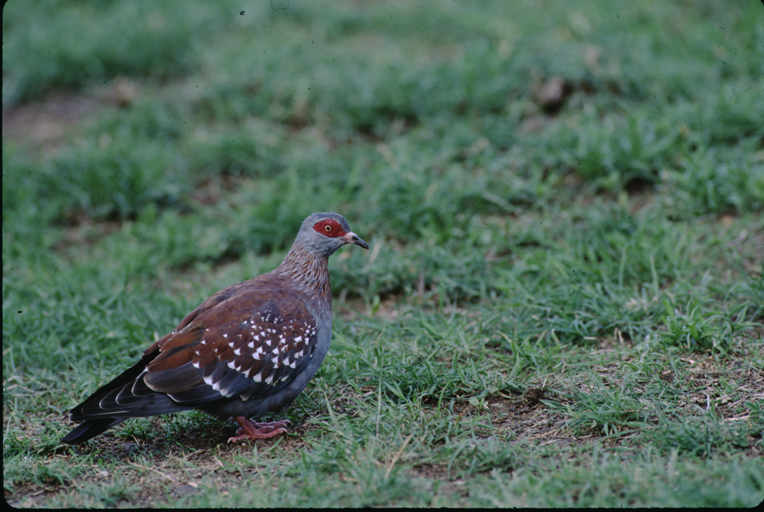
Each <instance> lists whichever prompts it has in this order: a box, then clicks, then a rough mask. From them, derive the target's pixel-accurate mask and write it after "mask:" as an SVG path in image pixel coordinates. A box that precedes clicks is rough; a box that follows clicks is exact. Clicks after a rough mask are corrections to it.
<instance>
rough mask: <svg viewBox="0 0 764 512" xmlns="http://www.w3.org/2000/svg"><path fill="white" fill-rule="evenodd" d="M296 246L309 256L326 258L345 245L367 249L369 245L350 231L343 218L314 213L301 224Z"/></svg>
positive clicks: (337, 215)
mask: <svg viewBox="0 0 764 512" xmlns="http://www.w3.org/2000/svg"><path fill="white" fill-rule="evenodd" d="M297 244H299V245H300V246H301V247H302V248H303V249H304V250H305V251H307V252H309V253H311V254H314V255H316V256H323V257H327V258H328V257H329V256H331V255H332V254H333V253H334V251H336V250H337V249H339V248H340V247H342V246H343V245H345V244H355V245H357V246H359V247H363V248H364V249H368V248H369V244H367V243H366V242H364V241H363V240H361V239H360V238H359V237H358V235H356V234H355V233H353V232H352V231H350V226H348V222H347V221H346V220H345V217H343V216H342V215H340V214H338V213H314V214H312V215H310V216H308V218H307V219H305V220H304V221H303V222H302V226H301V227H300V232H299V233H298V234H297V238H296V239H295V245H297Z"/></svg>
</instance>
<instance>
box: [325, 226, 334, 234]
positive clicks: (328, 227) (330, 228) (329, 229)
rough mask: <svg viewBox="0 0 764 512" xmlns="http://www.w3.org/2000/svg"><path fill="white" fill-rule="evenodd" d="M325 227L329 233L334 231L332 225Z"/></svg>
mask: <svg viewBox="0 0 764 512" xmlns="http://www.w3.org/2000/svg"><path fill="white" fill-rule="evenodd" d="M324 229H325V230H326V232H327V233H331V232H332V227H331V226H330V225H329V224H327V225H326V226H324Z"/></svg>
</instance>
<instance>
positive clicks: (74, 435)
mask: <svg viewBox="0 0 764 512" xmlns="http://www.w3.org/2000/svg"><path fill="white" fill-rule="evenodd" d="M124 419H125V418H98V419H95V420H86V421H83V422H82V423H80V424H79V425H78V426H77V428H75V429H74V430H72V431H71V432H69V433H68V434H67V435H66V437H64V438H63V439H62V440H61V442H62V443H66V444H80V443H84V442H85V441H87V440H88V439H91V438H93V437H95V436H97V435H98V434H100V433H102V432H105V431H106V430H107V429H109V428H110V427H113V426H114V425H116V424H117V423H120V422H121V421H123V420H124Z"/></svg>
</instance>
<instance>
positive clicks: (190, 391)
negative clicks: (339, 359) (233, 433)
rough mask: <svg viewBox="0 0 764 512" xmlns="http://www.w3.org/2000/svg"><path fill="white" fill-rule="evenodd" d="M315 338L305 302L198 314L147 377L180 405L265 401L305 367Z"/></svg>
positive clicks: (241, 306)
mask: <svg viewBox="0 0 764 512" xmlns="http://www.w3.org/2000/svg"><path fill="white" fill-rule="evenodd" d="M315 338H316V321H315V318H313V315H311V314H310V312H309V311H308V309H307V307H306V306H305V304H304V303H303V302H302V301H301V300H294V299H292V300H281V301H271V302H269V303H267V304H266V305H264V306H262V307H260V308H257V309H254V310H253V309H250V308H248V307H246V304H242V303H241V302H237V304H236V306H235V307H233V308H229V309H223V310H220V308H213V309H212V310H210V311H209V313H206V312H205V313H202V314H200V315H199V316H198V317H196V318H195V319H194V320H193V321H191V322H190V323H189V324H188V326H187V327H186V328H185V329H184V330H183V331H182V332H179V333H177V334H175V335H173V336H172V337H170V338H168V339H167V340H166V341H165V343H164V344H163V346H162V347H161V349H160V350H161V353H160V354H159V356H157V357H156V359H154V360H153V361H152V362H151V363H149V364H148V365H147V367H146V370H147V372H146V373H145V375H143V379H144V381H145V382H146V384H147V385H148V386H149V387H150V388H151V389H152V390H154V391H157V392H160V393H166V394H168V395H169V396H170V398H172V399H173V400H174V401H175V402H177V403H194V404H198V403H200V402H207V401H212V400H215V399H220V398H229V397H232V396H241V398H242V399H243V400H248V399H250V398H261V397H264V396H267V395H270V394H271V393H273V392H275V391H277V390H278V389H280V388H281V387H282V386H283V385H284V384H286V383H287V382H289V381H290V380H291V378H292V377H293V376H294V375H296V374H297V373H299V372H300V371H301V370H302V369H303V368H304V366H305V365H306V364H307V362H308V361H309V359H310V357H311V355H312V353H313V350H314V346H315V343H314V342H315Z"/></svg>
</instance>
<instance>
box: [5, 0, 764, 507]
mask: <svg viewBox="0 0 764 512" xmlns="http://www.w3.org/2000/svg"><path fill="white" fill-rule="evenodd" d="M242 12H243V13H242ZM3 14H4V16H3V108H4V112H3V246H2V251H3V419H4V424H3V480H4V496H5V498H6V500H8V501H9V502H10V503H11V504H13V505H15V506H20V507H84V506H93V507H143V506H170V507H204V506H209V507H213V506H214V507H231V506H262V507H271V506H390V505H393V506H465V507H481V506H485V507H491V506H581V507H588V506H609V507H615V506H719V507H724V506H753V505H755V504H757V503H760V502H761V501H762V499H764V470H762V468H761V466H762V464H761V461H762V456H763V455H764V439H763V438H762V431H764V412H763V411H764V393H763V392H762V389H764V387H763V386H764V381H762V375H763V374H764V339H763V337H764V277H762V265H764V257H762V254H764V249H763V248H764V235H763V233H764V215H762V212H764V142H763V141H764V128H762V124H761V122H760V119H761V117H762V116H761V112H762V109H761V107H760V105H762V104H764V89H763V88H762V86H761V76H762V74H764V61H762V60H761V58H760V55H761V49H762V47H763V46H764V29H763V28H762V27H764V10H762V9H761V8H760V6H759V5H758V4H757V3H756V2H748V3H742V2H741V3H734V4H729V5H727V4H724V7H723V8H722V7H721V6H720V5H717V4H716V3H713V2H700V3H698V2H675V3H671V4H656V3H647V2H641V3H635V4H633V5H632V4H630V5H620V4H615V3H614V4H612V5H611V4H609V3H580V4H579V3H576V4H575V5H570V4H565V3H553V4H550V5H549V7H548V8H547V9H544V10H543V11H542V10H539V9H538V8H537V6H536V5H535V4H533V3H515V2H511V3H507V2H492V3H488V2H486V3H480V4H479V5H474V4H470V3H463V2H427V1H425V2H400V3H393V4H390V5H388V4H384V5H383V4H376V3H358V2H343V3H332V4H328V5H325V4H322V5H320V6H319V5H317V4H314V3H310V2H296V1H292V2H276V1H274V2H270V3H269V2H262V3H256V4H254V3H253V4H245V5H239V4H231V3H216V4H214V5H212V4H209V3H207V2H194V3H187V4H184V8H183V9H178V6H176V5H173V4H172V3H162V4H156V5H155V4H153V3H149V2H144V1H139V2H112V3H109V4H100V3H99V4H96V3H92V2H49V3H47V4H41V5H39V6H37V7H31V8H30V7H27V6H25V7H22V3H21V2H11V3H9V5H8V6H7V7H6V8H5V10H4V13H3ZM558 79H559V80H561V83H562V84H563V85H562V89H561V91H562V92H561V95H560V96H558V97H557V99H554V100H551V101H550V100H544V99H543V98H542V97H543V94H542V92H541V91H542V89H543V88H544V86H545V85H547V84H549V83H550V81H553V80H558ZM82 104H87V105H91V106H90V107H89V108H86V109H84V110H83V109H81V108H80V107H79V105H82ZM327 210H329V211H337V212H340V213H342V214H343V215H345V216H346V218H347V219H348V220H349V222H350V224H351V226H352V227H353V230H354V231H355V232H356V233H358V234H359V235H360V236H362V237H363V238H364V239H366V240H367V241H369V242H370V245H371V250H370V251H369V252H368V253H367V252H362V251H357V250H356V251H354V250H352V249H345V250H342V251H340V252H339V253H338V254H337V255H335V256H334V257H333V259H332V260H331V262H330V269H331V272H332V284H333V292H334V310H335V321H334V337H333V341H332V348H331V350H330V354H329V356H328V357H327V359H326V361H325V362H324V364H323V365H322V367H321V368H320V370H319V372H318V374H317V375H316V377H315V378H314V379H313V381H312V382H311V383H310V385H309V386H308V388H307V389H306V390H305V392H304V393H303V394H302V395H300V397H299V398H298V399H297V401H296V402H295V404H294V405H293V406H292V407H291V408H290V409H288V410H286V411H284V412H283V413H280V415H279V416H278V417H286V418H289V419H290V420H291V421H292V422H293V425H292V427H291V428H290V432H289V434H286V435H284V436H280V437H278V438H276V439H273V440H268V441H258V442H257V443H251V444H247V445H237V446H231V445H228V444H227V443H226V442H225V441H226V439H227V438H228V437H229V436H230V435H231V434H232V432H233V430H234V425H233V424H232V422H231V421H223V420H217V419H214V418H211V417H209V416H206V415H205V414H203V413H199V412H187V413H182V414H175V415H170V416H164V417H158V418H148V419H137V420H130V421H127V422H125V423H124V424H122V425H120V426H119V427H116V428H114V429H112V430H110V431H109V432H108V433H107V434H105V435H103V436H100V437H98V438H96V439H94V440H93V441H92V442H90V443H89V444H88V445H87V446H85V447H80V448H72V447H68V446H63V445H61V444H59V440H60V438H61V437H62V436H63V435H64V434H65V433H66V432H68V430H69V429H70V428H71V427H72V424H71V423H70V422H69V421H68V418H67V411H68V410H69V409H71V408H72V407H73V406H74V405H76V404H77V403H79V402H80V401H81V400H82V399H84V398H86V397H87V396H88V394H89V393H90V392H92V391H93V390H95V389H96V388H97V387H98V386H100V385H102V384H103V383H105V382H107V381H108V380H109V379H111V378H113V377H114V376H115V375H116V374H117V373H118V372H120V371H121V370H122V369H124V368H125V367H126V366H127V365H129V364H131V363H132V362H133V361H134V360H135V359H136V358H137V357H138V356H139V355H140V353H141V351H142V350H143V349H144V348H145V347H146V346H147V345H148V344H149V343H150V342H152V341H153V340H154V339H156V338H157V337H158V336H161V335H163V334H164V333H166V332H168V331H170V330H172V329H173V328H174V326H175V325H176V324H177V322H178V321H180V319H181V318H183V316H185V314H186V313H187V312H188V311H190V310H191V309H192V308H194V307H195V306H196V305H197V304H198V303H199V302H201V301H202V300H203V299H205V298H206V297H208V296H209V295H210V294H212V293H214V292H215V291H217V290H219V289H220V288H222V287H224V286H227V285H229V284H232V283H235V282H238V281H242V280H244V279H247V278H250V277H252V276H255V275H258V274H260V273H262V272H265V271H268V270H270V269H272V268H273V267H275V266H276V265H278V263H279V262H280V261H281V258H283V255H284V253H285V252H286V250H287V248H288V246H289V244H290V243H291V241H292V239H293V237H294V234H295V233H296V230H297V228H298V226H299V223H300V222H301V221H302V219H303V218H304V217H305V216H307V215H308V214H309V213H311V212H313V211H327ZM253 496H255V497H256V498H255V500H256V501H253Z"/></svg>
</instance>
